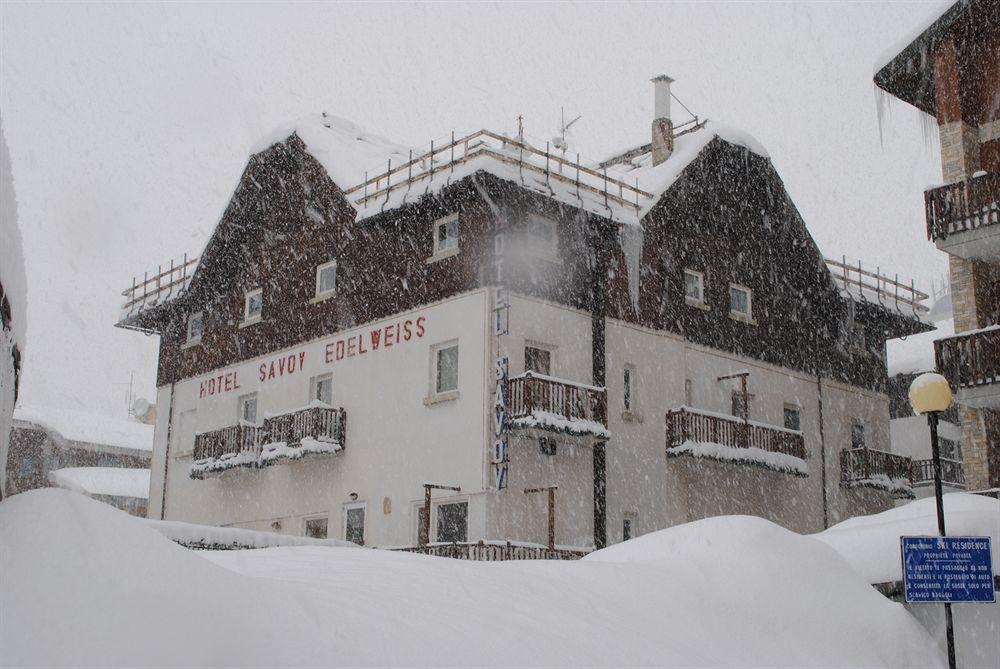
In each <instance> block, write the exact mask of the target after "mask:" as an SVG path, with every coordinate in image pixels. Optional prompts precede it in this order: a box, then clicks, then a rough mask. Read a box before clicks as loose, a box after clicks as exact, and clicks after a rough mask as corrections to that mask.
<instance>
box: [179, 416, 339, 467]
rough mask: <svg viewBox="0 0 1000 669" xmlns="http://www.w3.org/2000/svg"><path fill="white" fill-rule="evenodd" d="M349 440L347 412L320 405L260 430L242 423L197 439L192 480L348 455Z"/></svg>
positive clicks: (267, 421) (267, 422) (267, 423)
mask: <svg viewBox="0 0 1000 669" xmlns="http://www.w3.org/2000/svg"><path fill="white" fill-rule="evenodd" d="M346 435H347V414H346V412H345V411H344V410H343V409H339V408H333V407H329V406H321V405H320V403H318V402H316V403H314V404H313V405H312V406H309V407H306V408H303V409H298V410H296V411H292V412H289V413H285V414H281V415H277V416H272V417H270V418H267V419H265V420H264V424H263V425H261V426H258V425H252V424H248V423H246V422H240V423H239V424H236V425H229V426H227V427H224V428H221V429H218V430H212V431H211V432H203V433H201V434H198V435H196V436H195V439H194V462H193V464H192V465H191V473H190V474H191V478H194V479H201V478H205V477H207V476H210V475H212V474H219V473H221V472H224V471H226V470H229V469H236V468H238V467H247V468H254V469H256V468H261V467H267V466H269V465H273V464H280V463H282V462H291V461H294V460H300V459H302V458H305V457H315V456H330V455H334V454H336V453H339V452H341V451H342V450H344V446H345V443H346Z"/></svg>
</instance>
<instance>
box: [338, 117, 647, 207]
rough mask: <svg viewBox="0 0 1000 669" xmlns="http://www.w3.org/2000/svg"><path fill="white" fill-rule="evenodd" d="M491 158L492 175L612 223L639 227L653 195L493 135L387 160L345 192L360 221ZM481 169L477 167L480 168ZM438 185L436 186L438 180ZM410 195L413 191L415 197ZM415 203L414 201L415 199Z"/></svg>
mask: <svg viewBox="0 0 1000 669" xmlns="http://www.w3.org/2000/svg"><path fill="white" fill-rule="evenodd" d="M483 158H485V159H490V160H491V161H492V162H491V169H490V171H491V172H499V173H500V176H502V177H504V178H513V179H516V180H517V181H518V182H520V183H522V184H523V185H525V186H528V187H530V188H532V189H534V190H537V191H539V192H542V193H544V194H546V195H549V196H552V197H555V198H556V199H560V200H564V201H567V202H569V203H570V204H574V205H576V206H580V207H582V208H584V209H586V210H588V211H591V212H594V213H598V214H600V215H603V216H610V217H611V218H613V219H617V220H623V221H625V222H631V223H635V222H637V221H638V218H639V216H638V212H639V211H640V210H641V209H642V208H643V206H644V205H645V204H647V203H648V202H649V201H650V200H651V199H652V198H653V194H652V193H648V192H646V191H644V190H642V189H640V188H639V186H638V182H636V183H634V184H630V183H626V182H625V181H622V180H620V179H617V178H614V177H611V176H608V173H607V170H596V169H593V168H591V167H587V166H585V165H583V164H582V162H581V159H580V156H579V155H577V156H576V158H575V160H569V159H567V158H565V157H563V156H562V155H560V154H559V153H553V152H552V151H551V147H550V145H549V144H548V142H546V146H545V149H544V150H542V149H540V148H535V147H534V146H532V145H531V144H529V143H528V142H527V141H526V140H524V139H519V138H517V137H507V136H504V135H501V134H498V133H494V132H490V131H489V130H485V129H484V130H479V131H477V132H474V133H472V134H469V135H465V136H462V137H458V138H456V137H455V136H454V133H453V134H452V136H451V138H450V140H445V141H443V142H440V143H435V142H431V144H430V147H429V148H428V149H427V150H426V151H422V152H417V154H416V155H413V153H412V152H411V154H410V159H409V160H407V161H405V162H403V163H402V164H399V165H395V166H394V165H393V163H392V160H391V159H390V160H387V161H386V165H385V169H384V170H380V171H379V172H377V173H375V174H374V176H369V175H367V174H366V178H365V181H363V182H362V183H361V184H359V185H357V186H353V187H351V188H349V189H347V191H346V194H347V196H348V197H349V198H350V200H351V202H352V203H354V205H355V206H356V207H357V209H358V211H359V218H364V217H366V216H369V215H372V214H374V213H378V212H380V211H383V210H385V209H390V208H393V207H396V206H399V205H400V204H402V203H403V202H405V201H406V200H407V196H408V195H413V196H415V197H419V196H420V195H422V194H423V193H425V192H427V191H429V190H431V189H432V187H434V186H436V187H443V186H445V185H447V184H448V183H449V182H450V181H451V180H453V179H459V178H463V177H465V176H468V175H469V174H471V173H472V172H474V171H475V168H474V167H473V166H472V165H471V163H473V162H475V161H477V159H483ZM480 165H482V163H481V162H477V163H476V166H480ZM435 180H436V181H435ZM411 191H412V192H411ZM414 199H415V198H414Z"/></svg>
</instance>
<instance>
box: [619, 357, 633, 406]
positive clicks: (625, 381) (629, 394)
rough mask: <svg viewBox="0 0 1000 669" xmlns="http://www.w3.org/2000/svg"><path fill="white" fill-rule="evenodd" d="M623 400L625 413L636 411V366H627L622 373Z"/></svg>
mask: <svg viewBox="0 0 1000 669" xmlns="http://www.w3.org/2000/svg"><path fill="white" fill-rule="evenodd" d="M622 398H623V400H624V403H625V411H633V410H634V409H635V365H625V371H624V372H623V373H622Z"/></svg>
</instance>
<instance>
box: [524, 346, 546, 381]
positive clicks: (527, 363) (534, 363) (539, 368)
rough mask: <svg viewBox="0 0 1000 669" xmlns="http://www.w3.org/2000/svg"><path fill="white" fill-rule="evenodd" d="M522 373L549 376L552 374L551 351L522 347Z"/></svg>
mask: <svg viewBox="0 0 1000 669" xmlns="http://www.w3.org/2000/svg"><path fill="white" fill-rule="evenodd" d="M524 371H526V372H535V373H536V374H544V375H545V376H549V375H551V374H552V351H549V350H547V349H544V348H539V347H537V346H525V347H524Z"/></svg>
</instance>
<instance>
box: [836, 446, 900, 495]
mask: <svg viewBox="0 0 1000 669" xmlns="http://www.w3.org/2000/svg"><path fill="white" fill-rule="evenodd" d="M911 474H912V471H911V467H910V458H908V457H906V456H903V455H896V454H895V453H890V452H888V451H876V450H874V449H871V448H851V449H848V450H845V451H841V452H840V484H841V485H843V486H844V487H847V488H874V489H876V490H884V491H886V492H889V493H892V496H893V497H896V498H906V499H912V498H913V480H912V479H911Z"/></svg>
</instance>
